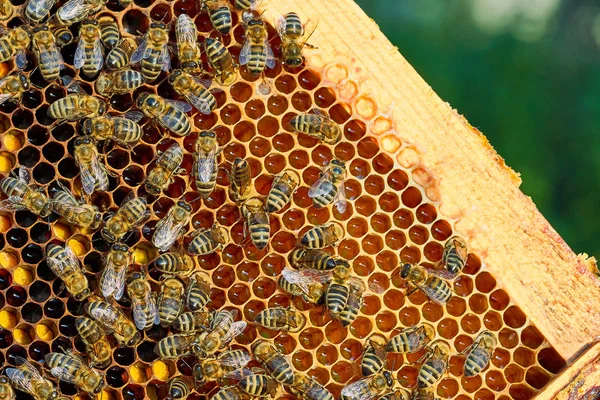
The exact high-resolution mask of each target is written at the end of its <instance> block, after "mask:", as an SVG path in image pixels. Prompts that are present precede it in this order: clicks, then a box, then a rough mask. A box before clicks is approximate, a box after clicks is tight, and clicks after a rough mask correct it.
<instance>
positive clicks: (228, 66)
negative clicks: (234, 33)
mask: <svg viewBox="0 0 600 400" xmlns="http://www.w3.org/2000/svg"><path fill="white" fill-rule="evenodd" d="M204 51H205V52H206V58H207V60H208V64H209V65H210V67H211V68H212V69H214V70H215V72H216V74H215V77H214V78H215V80H216V81H217V83H218V84H219V85H224V86H230V85H231V84H233V82H235V80H236V78H237V64H236V63H235V62H234V61H233V57H232V56H231V53H230V52H229V50H227V47H225V46H223V43H221V42H220V41H219V40H218V39H214V38H210V37H208V38H206V39H205V40H204Z"/></svg>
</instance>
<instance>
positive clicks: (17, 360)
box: [15, 356, 44, 379]
mask: <svg viewBox="0 0 600 400" xmlns="http://www.w3.org/2000/svg"><path fill="white" fill-rule="evenodd" d="M15 363H16V364H17V365H18V366H19V367H21V368H22V369H26V370H27V371H28V372H29V373H30V374H31V375H33V376H34V378H36V379H44V377H42V374H40V371H39V370H38V369H37V368H36V367H34V366H33V364H31V363H30V362H29V361H28V360H27V359H25V358H23V357H20V356H17V357H15Z"/></svg>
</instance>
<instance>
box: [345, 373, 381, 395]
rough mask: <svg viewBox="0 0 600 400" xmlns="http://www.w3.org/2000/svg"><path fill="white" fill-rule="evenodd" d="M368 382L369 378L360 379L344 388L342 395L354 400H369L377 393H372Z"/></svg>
mask: <svg viewBox="0 0 600 400" xmlns="http://www.w3.org/2000/svg"><path fill="white" fill-rule="evenodd" d="M370 381H371V379H369V378H362V379H359V380H357V381H356V382H352V383H351V384H349V385H347V386H344V388H343V389H342V395H343V396H348V397H351V398H352V399H355V400H371V399H373V398H375V396H376V395H377V393H373V391H372V390H371V388H370V387H369V382H370Z"/></svg>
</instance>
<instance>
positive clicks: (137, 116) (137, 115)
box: [123, 111, 144, 122]
mask: <svg viewBox="0 0 600 400" xmlns="http://www.w3.org/2000/svg"><path fill="white" fill-rule="evenodd" d="M123 117H125V118H127V119H130V120H132V121H133V122H140V121H141V120H142V119H143V118H144V113H143V112H141V111H127V112H126V113H125V114H123Z"/></svg>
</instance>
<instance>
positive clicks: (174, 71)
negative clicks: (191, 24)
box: [169, 14, 183, 83]
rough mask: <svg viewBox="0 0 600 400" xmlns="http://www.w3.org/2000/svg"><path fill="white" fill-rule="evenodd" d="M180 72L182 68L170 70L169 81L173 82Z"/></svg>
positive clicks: (181, 72)
mask: <svg viewBox="0 0 600 400" xmlns="http://www.w3.org/2000/svg"><path fill="white" fill-rule="evenodd" d="M182 15H183V14H182ZM181 74H183V71H182V70H180V69H176V70H173V72H171V74H170V75H169V83H173V82H175V79H177V77H179V76H181Z"/></svg>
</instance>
